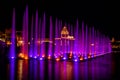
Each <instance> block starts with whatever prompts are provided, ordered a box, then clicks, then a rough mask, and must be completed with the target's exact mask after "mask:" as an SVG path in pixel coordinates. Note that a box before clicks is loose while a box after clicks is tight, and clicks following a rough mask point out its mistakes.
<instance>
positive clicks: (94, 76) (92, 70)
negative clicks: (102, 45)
mask: <svg viewBox="0 0 120 80" xmlns="http://www.w3.org/2000/svg"><path fill="white" fill-rule="evenodd" d="M112 69H113V68H112V61H111V57H109V56H108V55H106V56H103V57H98V58H96V59H93V60H89V61H85V62H69V61H59V62H54V61H39V60H14V59H13V60H10V62H9V68H8V72H9V74H8V75H9V78H8V79H9V80H16V79H17V80H88V79H90V80H103V79H106V80H108V79H111V76H112V71H113V70H112Z"/></svg>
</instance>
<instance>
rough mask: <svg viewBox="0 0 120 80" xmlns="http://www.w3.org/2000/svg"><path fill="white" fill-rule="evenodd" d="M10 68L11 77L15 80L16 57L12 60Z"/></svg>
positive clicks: (11, 79)
mask: <svg viewBox="0 0 120 80" xmlns="http://www.w3.org/2000/svg"><path fill="white" fill-rule="evenodd" d="M9 70H10V73H9V79H10V80H15V60H14V59H12V60H10V66H9Z"/></svg>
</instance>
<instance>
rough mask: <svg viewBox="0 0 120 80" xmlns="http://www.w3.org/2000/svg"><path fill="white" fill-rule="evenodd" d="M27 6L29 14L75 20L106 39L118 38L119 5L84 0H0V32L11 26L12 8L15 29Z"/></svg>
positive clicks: (18, 25)
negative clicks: (15, 24) (107, 37)
mask: <svg viewBox="0 0 120 80" xmlns="http://www.w3.org/2000/svg"><path fill="white" fill-rule="evenodd" d="M26 4H28V6H29V13H30V15H31V14H32V13H33V14H35V11H36V9H38V10H39V13H43V12H45V13H46V14H47V15H51V16H53V17H57V18H59V19H62V20H63V21H66V22H70V23H75V21H76V19H77V18H78V19H79V20H80V21H82V20H84V22H85V23H87V24H88V25H90V26H94V27H95V28H96V29H99V30H100V31H101V32H102V33H104V34H106V35H108V36H109V37H110V38H111V37H115V38H116V39H120V31H119V27H120V24H119V19H120V17H119V14H120V12H119V7H120V6H119V5H118V2H112V1H108V2H104V1H102V0H100V1H98V0H96V1H90V0H89V1H85V0H83V1H82V0H77V1H75V0H73V1H72V0H67V1H66V0H63V1H62V0H55V1H52V0H47V1H45V0H38V1H36V0H33V1H32V0H28V1H27V0H16V1H13V0H1V1H0V31H3V30H4V29H5V28H10V27H11V19H12V9H13V8H15V9H16V18H17V27H18V28H19V27H21V25H22V16H23V12H24V10H25V6H26Z"/></svg>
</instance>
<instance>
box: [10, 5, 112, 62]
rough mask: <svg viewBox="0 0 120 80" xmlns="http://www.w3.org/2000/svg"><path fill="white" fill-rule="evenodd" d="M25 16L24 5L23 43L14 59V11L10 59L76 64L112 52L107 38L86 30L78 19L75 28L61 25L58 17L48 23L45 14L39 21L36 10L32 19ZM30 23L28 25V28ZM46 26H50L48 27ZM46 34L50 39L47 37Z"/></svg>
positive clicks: (91, 29)
mask: <svg viewBox="0 0 120 80" xmlns="http://www.w3.org/2000/svg"><path fill="white" fill-rule="evenodd" d="M28 14H29V13H28V6H26V10H25V12H24V15H23V26H22V41H23V44H22V46H21V52H20V53H19V56H17V55H16V53H15V44H16V43H15V9H14V10H13V22H12V36H11V37H12V39H11V43H12V44H11V47H10V57H11V58H14V57H20V58H22V59H31V58H33V59H39V60H43V59H45V60H54V59H55V60H56V61H59V60H73V61H75V62H77V61H82V60H87V59H90V58H93V57H96V56H100V55H104V54H106V53H110V52H111V44H110V39H109V38H108V37H107V36H105V35H103V34H102V33H100V32H99V31H98V30H95V29H94V27H89V26H88V25H87V24H85V23H84V21H82V25H80V22H79V20H78V19H77V21H76V24H75V25H71V24H70V23H65V24H64V25H63V22H62V21H61V20H59V19H57V18H56V19H55V21H53V18H52V16H50V17H49V23H48V22H47V20H46V19H47V16H46V14H45V13H44V14H43V16H42V17H41V18H39V13H38V10H36V14H35V16H34V15H32V17H31V18H29V16H28ZM29 19H30V21H29ZM29 23H31V25H28V24H29ZM46 24H49V27H48V26H47V25H46ZM73 26H74V27H73ZM29 29H30V31H29ZM47 29H48V30H49V31H48V32H47ZM46 35H48V36H49V37H48V38H46ZM46 43H47V44H46Z"/></svg>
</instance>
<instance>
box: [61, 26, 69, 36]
mask: <svg viewBox="0 0 120 80" xmlns="http://www.w3.org/2000/svg"><path fill="white" fill-rule="evenodd" d="M61 34H67V35H68V34H69V32H68V30H67V27H65V26H64V27H63V29H62V31H61Z"/></svg>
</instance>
